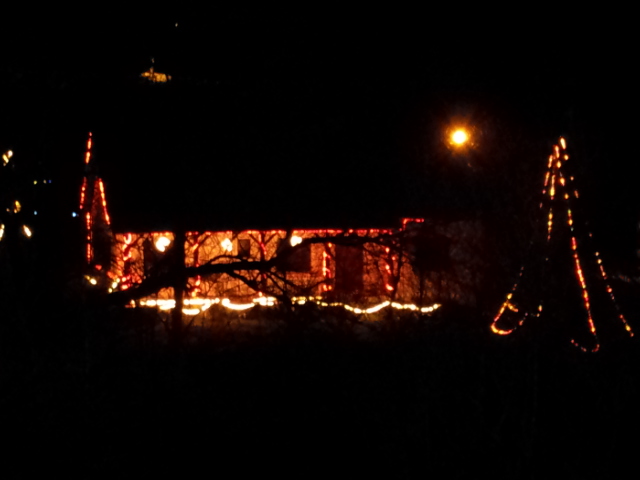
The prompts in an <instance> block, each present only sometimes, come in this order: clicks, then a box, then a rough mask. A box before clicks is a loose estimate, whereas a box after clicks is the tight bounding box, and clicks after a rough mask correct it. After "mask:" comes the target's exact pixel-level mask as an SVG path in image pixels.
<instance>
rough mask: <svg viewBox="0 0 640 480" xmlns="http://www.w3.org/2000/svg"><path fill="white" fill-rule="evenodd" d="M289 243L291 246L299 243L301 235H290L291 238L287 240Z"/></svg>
mask: <svg viewBox="0 0 640 480" xmlns="http://www.w3.org/2000/svg"><path fill="white" fill-rule="evenodd" d="M289 243H291V246H292V247H295V246H296V245H300V244H301V243H302V237H299V236H298V235H291V240H289Z"/></svg>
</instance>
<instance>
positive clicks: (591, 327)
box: [491, 138, 633, 352]
mask: <svg viewBox="0 0 640 480" xmlns="http://www.w3.org/2000/svg"><path fill="white" fill-rule="evenodd" d="M560 159H564V160H565V161H567V160H568V159H569V155H568V154H567V152H566V141H565V139H564V138H560V140H559V145H554V147H553V154H552V155H551V156H549V161H548V164H547V171H546V173H545V177H544V185H543V189H542V195H543V200H542V202H540V208H541V209H542V208H544V206H545V205H546V206H547V209H548V211H547V214H546V218H547V222H546V223H547V244H550V243H551V242H552V241H554V242H555V243H558V242H562V238H566V237H563V236H562V235H561V234H560V233H559V234H558V235H555V236H554V237H553V238H552V233H553V219H554V214H553V207H554V206H555V207H556V208H560V207H561V206H562V208H561V210H562V211H564V212H566V230H564V232H567V231H568V232H569V233H570V242H569V249H570V253H571V256H572V259H573V266H574V274H575V278H576V281H577V282H578V285H579V286H580V289H581V292H582V293H581V301H582V304H583V307H584V311H585V313H586V321H587V328H588V331H589V333H590V334H591V336H592V338H593V341H594V345H593V347H592V348H587V347H584V346H582V345H580V344H579V343H578V342H577V341H576V340H574V339H572V340H571V343H572V344H573V345H575V346H577V347H578V348H580V349H581V350H582V351H584V352H587V351H590V352H596V351H598V350H599V348H600V344H599V342H598V336H597V333H596V325H595V322H594V319H593V314H592V311H591V301H590V296H589V290H588V285H587V282H586V280H585V275H584V269H583V262H582V261H581V258H580V252H579V245H578V240H577V238H576V234H575V232H574V228H575V222H574V219H573V215H572V211H571V208H570V201H571V198H575V199H577V198H579V195H578V190H577V189H575V188H574V189H573V190H570V185H569V183H570V182H569V181H567V179H566V177H565V176H564V175H563V174H562V171H561V169H562V166H563V162H562V161H561V160H560ZM554 160H555V161H554ZM569 180H570V181H571V182H573V177H569ZM556 191H558V193H559V195H558V197H556V195H555V194H556ZM570 192H571V193H573V195H570ZM561 227H562V225H559V226H558V227H557V229H558V228H561ZM557 229H556V230H557ZM588 236H589V238H592V234H591V233H590V232H589V233H588ZM594 255H595V258H596V261H597V264H598V268H599V273H600V277H601V278H602V280H603V281H604V289H605V291H606V292H607V293H608V294H609V297H610V300H611V301H612V303H613V304H614V305H615V307H616V309H617V311H618V318H619V319H620V321H621V322H622V323H623V326H624V328H625V330H626V331H627V333H628V334H629V335H630V336H633V332H632V330H631V327H630V326H629V323H628V322H627V320H626V318H625V317H624V315H623V314H622V313H621V312H620V310H619V307H618V304H617V302H616V300H615V297H614V295H613V289H612V288H611V286H610V285H609V283H608V279H607V275H606V273H605V271H604V267H603V265H602V260H601V259H600V258H599V254H598V252H594ZM546 256H547V259H548V254H546ZM538 261H543V260H542V259H539V260H538ZM523 271H524V269H522V270H521V271H520V275H519V277H518V281H517V282H516V283H515V285H514V286H513V288H512V290H511V292H510V293H509V294H508V295H507V299H506V300H505V302H504V303H503V304H502V306H501V307H500V309H499V311H498V314H497V315H496V317H495V318H494V320H493V322H492V325H491V330H492V331H493V332H494V333H496V334H499V335H508V334H510V333H512V332H513V331H514V330H515V329H516V328H518V327H519V326H520V325H522V324H523V323H524V320H525V319H526V318H527V316H528V315H529V314H528V313H524V315H521V316H520V317H519V320H518V321H517V322H516V323H515V325H513V326H512V327H511V328H502V327H499V326H498V324H499V322H501V321H503V320H504V317H505V315H506V312H507V311H510V312H515V313H518V308H517V307H515V306H514V305H513V304H512V303H511V299H512V297H514V295H515V294H516V293H519V292H517V291H518V287H519V285H520V283H521V280H522V276H523ZM568 301H569V300H568ZM541 312H542V305H540V306H539V308H538V313H537V314H535V316H538V315H539V314H540V313H541ZM532 316H533V315H532Z"/></svg>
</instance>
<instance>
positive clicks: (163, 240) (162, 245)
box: [155, 237, 171, 252]
mask: <svg viewBox="0 0 640 480" xmlns="http://www.w3.org/2000/svg"><path fill="white" fill-rule="evenodd" d="M169 245H171V240H169V239H168V238H167V237H160V238H158V239H157V240H156V243H155V246H156V250H158V251H159V252H164V251H165V250H166V249H167V247H168V246H169Z"/></svg>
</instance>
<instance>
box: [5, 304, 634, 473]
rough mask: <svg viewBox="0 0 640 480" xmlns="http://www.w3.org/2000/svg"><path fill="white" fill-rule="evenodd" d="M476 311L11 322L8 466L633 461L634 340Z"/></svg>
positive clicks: (498, 465) (528, 469) (91, 469)
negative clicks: (542, 333) (291, 321)
mask: <svg viewBox="0 0 640 480" xmlns="http://www.w3.org/2000/svg"><path fill="white" fill-rule="evenodd" d="M458 315H463V313H460V312H459V313H458ZM444 320H447V321H448V323H446V322H445V321H444ZM91 322H93V320H92V321H91ZM91 322H89V323H90V324H91ZM429 322H431V323H429ZM483 322H484V320H482V321H481V320H474V321H470V320H468V319H466V318H462V319H461V318H458V319H457V320H452V319H451V318H450V317H449V318H445V317H439V318H432V319H426V320H425V323H424V324H416V323H409V324H404V325H396V326H395V327H389V328H388V329H387V330H384V329H382V327H381V330H380V331H379V332H378V333H379V335H378V336H377V337H376V338H374V339H372V340H367V341H362V340H357V339H354V338H353V337H352V336H349V335H348V334H345V333H344V332H342V333H336V332H333V333H331V334H327V333H324V334H310V333H309V332H305V331H300V330H296V331H293V332H292V331H282V332H278V333H275V334H273V335H272V336H270V337H268V338H264V337H262V338H259V339H255V338H254V339H244V340H242V341H233V340H232V339H231V338H226V339H222V340H220V339H218V340H217V341H216V340H215V339H208V340H207V341H201V342H198V341H195V342H194V343H193V344H191V345H190V346H188V347H184V348H179V349H171V348H168V347H166V346H162V345H160V344H159V342H158V341H155V343H154V341H150V340H149V339H148V338H146V337H145V336H144V335H143V334H135V333H134V334H132V333H131V332H130V331H129V332H128V333H127V334H126V335H123V334H122V332H120V331H118V328H120V327H117V328H116V327H112V326H109V325H97V326H95V325H94V327H91V328H95V331H90V330H91V328H89V327H87V326H86V325H85V326H84V327H82V328H80V327H79V325H78V324H76V326H75V327H74V328H71V327H69V328H66V329H65V328H52V327H48V328H43V330H45V331H46V332H47V334H46V335H34V333H33V330H29V328H24V329H21V328H17V327H15V326H13V327H11V329H8V328H6V327H5V330H6V331H5V332H4V335H3V340H2V347H3V350H2V352H1V353H2V358H1V360H2V365H1V368H2V370H1V373H2V377H1V381H2V385H1V386H2V390H1V392H0V420H1V427H0V431H1V432H2V437H3V439H4V442H3V443H4V447H2V455H1V458H2V471H3V472H4V475H3V477H4V478H15V477H26V476H32V475H33V474H53V473H54V472H61V473H62V472H64V475H65V476H66V477H71V478H76V477H82V478H102V477H114V476H115V477H132V476H136V477H138V476H144V478H150V477H151V476H156V475H162V476H169V475H174V474H175V475H176V476H179V478H195V477H210V476H223V477H228V476H231V475H232V476H233V477H235V478H252V477H255V476H256V475H259V476H260V477H265V476H267V475H269V474H274V475H277V476H278V477H286V478H309V477H312V478H313V477H324V478H327V477H333V478H347V477H355V476H357V477H365V476H366V477H374V478H410V477H411V478H413V477H420V478H479V477H481V476H486V475H487V474H492V475H493V478H495V477H499V478H506V477H508V478H548V477H550V476H552V477H554V478H563V479H564V478H593V477H600V478H619V475H620V474H621V473H623V472H625V470H626V469H627V468H633V464H634V459H635V458H636V457H637V454H636V452H637V447H638V444H639V442H638V433H637V432H638V430H637V426H638V421H637V417H638V400H640V374H639V372H638V365H639V363H638V362H639V360H640V358H639V357H640V355H639V352H638V348H637V342H635V341H633V340H628V341H626V340H622V339H621V340H620V341H617V342H616V341H614V342H611V343H609V344H608V345H606V346H605V347H604V348H603V350H602V351H600V352H598V353H597V354H591V355H589V354H583V353H580V352H578V351H577V350H576V349H573V348H570V347H569V346H568V345H566V344H565V343H564V342H557V343H556V342H553V341H549V340H548V339H546V338H542V337H536V338H527V336H522V337H516V338H510V337H509V338H500V337H495V336H491V335H490V334H489V333H488V331H487V328H486V322H484V323H483ZM94 323H95V322H94ZM98 323H99V322H98ZM425 325H426V326H425ZM136 335H137V336H136ZM125 337H126V340H125ZM633 470H635V468H634V469H633ZM633 470H632V471H631V472H633ZM631 472H629V473H631ZM632 475H633V473H632Z"/></svg>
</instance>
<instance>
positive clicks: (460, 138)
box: [451, 129, 469, 146]
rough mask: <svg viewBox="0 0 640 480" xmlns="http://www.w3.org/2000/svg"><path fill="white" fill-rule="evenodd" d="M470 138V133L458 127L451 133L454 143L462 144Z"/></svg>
mask: <svg viewBox="0 0 640 480" xmlns="http://www.w3.org/2000/svg"><path fill="white" fill-rule="evenodd" d="M468 140H469V135H467V132H465V131H464V130H462V129H458V130H456V131H455V132H453V133H452V134H451V142H453V144H454V145H458V146H462V145H464V144H465V143H467V141H468Z"/></svg>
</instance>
